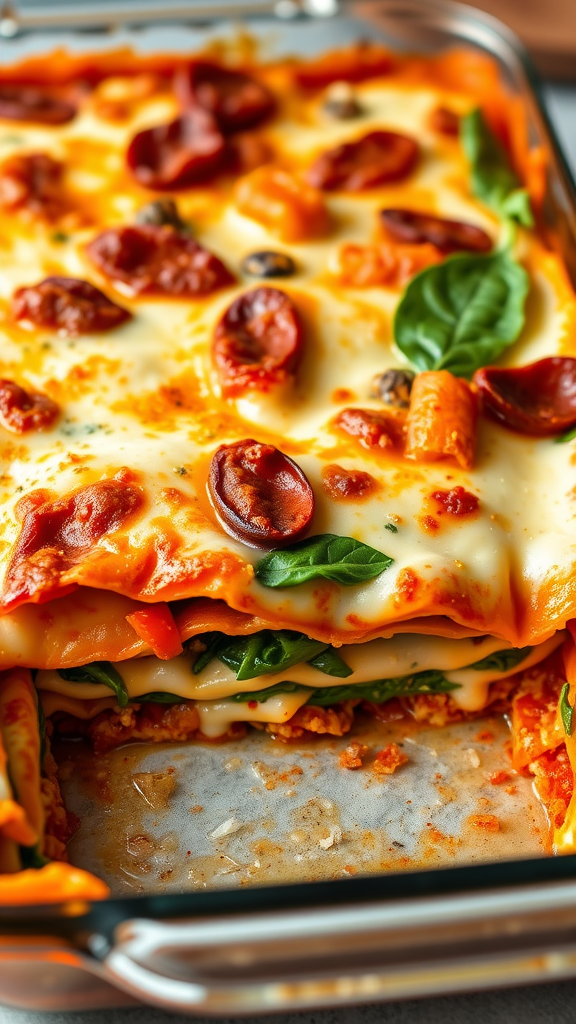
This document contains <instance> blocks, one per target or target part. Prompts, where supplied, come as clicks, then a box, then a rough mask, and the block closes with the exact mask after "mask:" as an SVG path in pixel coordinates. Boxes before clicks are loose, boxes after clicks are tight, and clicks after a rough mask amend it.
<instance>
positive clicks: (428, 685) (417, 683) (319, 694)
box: [308, 669, 459, 707]
mask: <svg viewBox="0 0 576 1024" xmlns="http://www.w3.org/2000/svg"><path fill="white" fill-rule="evenodd" d="M458 688H459V684H458V683H451V682H449V681H448V679H446V677H445V676H444V674H443V673H442V672H437V671H436V670H435V669H430V670H427V671H425V672H416V673H415V674H414V675H410V676H400V677H398V678H396V679H376V680H374V681H373V682H371V683H350V685H349V686H323V687H322V689H319V690H314V693H312V694H311V695H310V697H309V698H308V704H316V705H317V706H318V707H329V706H330V705H331V704H338V703H340V701H343V700H369V701H372V703H373V704H384V702H385V701H387V700H392V698H393V697H410V696H413V695H414V694H418V693H449V692H450V690H457V689H458Z"/></svg>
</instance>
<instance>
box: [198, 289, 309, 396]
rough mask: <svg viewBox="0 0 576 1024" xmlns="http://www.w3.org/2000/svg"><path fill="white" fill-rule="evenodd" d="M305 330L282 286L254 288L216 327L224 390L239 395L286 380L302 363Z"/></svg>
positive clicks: (218, 365)
mask: <svg viewBox="0 0 576 1024" xmlns="http://www.w3.org/2000/svg"><path fill="white" fill-rule="evenodd" d="M302 346H303V331H302V324H301V321H300V317H299V315H298V311H297V309H296V307H295V305H294V303H293V302H292V300H291V299H290V298H289V297H288V295H286V294H285V292H282V291H280V289H279V288H255V289H254V290H253V291H251V292H245V293H244V295H240V296H239V298H237V299H236V300H235V301H234V302H233V303H232V305H231V306H229V307H228V309H227V310H226V312H225V313H224V316H223V317H222V319H221V320H220V322H219V323H218V324H217V325H216V329H215V331H214V340H213V343H212V357H213V360H214V363H215V366H216V369H217V370H218V374H219V377H220V384H221V387H222V394H223V395H225V396H226V397H227V398H228V397H236V396H238V395H241V394H243V393H244V392H245V391H247V390H249V389H251V388H255V389H257V390H260V391H267V390H268V388H269V387H271V386H273V385H277V384H282V383H284V382H285V381H286V380H288V378H289V377H290V375H291V374H293V373H294V372H295V370H296V367H297V365H298V362H299V359H300V356H301V354H302Z"/></svg>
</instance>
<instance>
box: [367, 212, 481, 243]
mask: <svg viewBox="0 0 576 1024" xmlns="http://www.w3.org/2000/svg"><path fill="white" fill-rule="evenodd" d="M380 220H381V222H382V224H383V226H384V228H385V229H386V231H387V232H388V234H389V235H391V236H392V238H394V239H395V240H396V241H398V242H407V243H409V244H411V245H424V244H426V243H427V242H428V243H430V244H431V245H435V246H436V248H437V249H440V251H441V252H444V253H451V252H463V251H468V252H490V250H491V248H492V239H491V238H490V235H487V234H486V232H485V231H483V230H482V228H479V227H477V226H476V225H475V224H467V223H465V222H464V221H461V220H448V219H447V218H445V217H435V216H433V215H432V214H431V213H419V212H418V211H417V210H404V209H396V208H392V207H389V208H388V209H386V210H381V211H380Z"/></svg>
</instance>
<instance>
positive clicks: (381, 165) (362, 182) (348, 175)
mask: <svg viewBox="0 0 576 1024" xmlns="http://www.w3.org/2000/svg"><path fill="white" fill-rule="evenodd" d="M417 156H418V146H417V144H416V143H415V142H414V140H413V139H410V138H408V136H406V135H398V134H397V133H396V132H369V134H368V135H364V136H363V138H361V139H356V141H355V142H345V143H344V144H343V145H341V146H336V148H335V149H329V150H327V151H326V152H325V153H321V154H320V156H319V157H318V158H317V160H316V161H315V162H314V163H313V164H312V166H311V167H310V168H309V170H308V174H307V175H306V177H307V179H308V181H309V182H310V184H311V185H313V186H314V188H321V189H324V190H325V191H330V190H332V189H343V190H344V191H345V192H361V191H362V190H363V189H365V188H372V187H373V186H374V185H381V184H383V183H384V182H386V181H398V180H399V179H400V178H405V177H406V176H407V175H408V174H409V173H410V171H411V170H412V168H413V167H414V164H415V163H416V158H417Z"/></svg>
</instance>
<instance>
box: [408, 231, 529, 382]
mask: <svg viewBox="0 0 576 1024" xmlns="http://www.w3.org/2000/svg"><path fill="white" fill-rule="evenodd" d="M528 287H529V278H528V274H527V273H526V271H525V270H524V268H523V267H521V266H520V264H519V263H517V262H516V261H515V260H514V259H512V257H511V256H510V254H509V253H508V252H505V251H502V252H496V253H494V254H492V255H489V256H478V255H471V254H469V253H464V254H459V255H456V256H450V257H449V258H448V259H446V260H444V262H443V263H436V264H434V265H433V266H431V267H427V268H426V270H423V271H422V272H421V273H420V274H418V275H417V276H416V277H415V278H413V280H412V281H411V282H410V284H409V285H408V287H407V289H406V291H405V293H404V297H403V299H402V301H401V302H400V305H399V306H398V309H397V310H396V315H395V317H394V338H395V341H396V344H397V346H398V348H399V349H400V351H401V352H403V353H404V355H405V356H406V357H407V358H408V359H409V360H410V362H411V363H412V365H413V366H415V367H416V369H418V370H450V372H451V373H453V374H455V375H456V376H457V377H471V376H472V374H473V373H474V371H475V370H477V369H479V367H481V366H486V365H487V364H488V363H493V362H495V361H496V360H497V359H498V357H499V356H500V355H502V353H503V352H504V350H505V349H506V348H508V346H509V345H511V344H512V343H513V342H514V341H516V338H517V337H518V335H519V334H520V331H521V330H522V327H523V326H524V302H525V299H526V295H527V294H528Z"/></svg>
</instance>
